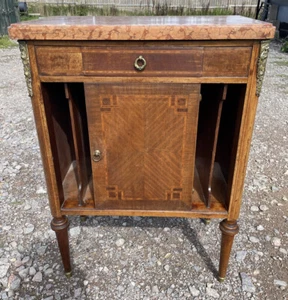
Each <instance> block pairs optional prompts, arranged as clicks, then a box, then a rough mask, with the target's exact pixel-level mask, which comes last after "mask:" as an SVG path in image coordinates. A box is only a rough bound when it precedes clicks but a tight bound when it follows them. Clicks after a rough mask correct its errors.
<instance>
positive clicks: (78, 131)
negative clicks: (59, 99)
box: [64, 83, 91, 206]
mask: <svg viewBox="0 0 288 300" xmlns="http://www.w3.org/2000/svg"><path fill="white" fill-rule="evenodd" d="M64 88H65V97H66V99H67V100H68V103H69V113H70V118H71V127H72V136H73V145H74V151H75V163H74V169H75V175H76V182H77V192H78V203H79V205H80V206H82V205H85V203H84V197H85V192H86V189H87V188H88V185H89V177H90V175H89V174H91V171H89V168H88V163H87V162H88V161H90V155H89V153H87V152H88V151H89V150H87V149H88V147H89V146H88V145H89V141H88V133H87V128H86V129H85V120H84V117H83V114H85V111H83V110H85V109H84V108H83V107H82V108H81V107H80V101H83V100H84V99H77V93H76V92H75V91H74V89H73V88H72V85H69V84H67V83H65V84H64ZM72 89H73V90H72ZM85 115H86V114H85ZM86 127H87V126H86ZM85 133H86V135H87V136H85ZM90 169H91V167H90Z"/></svg>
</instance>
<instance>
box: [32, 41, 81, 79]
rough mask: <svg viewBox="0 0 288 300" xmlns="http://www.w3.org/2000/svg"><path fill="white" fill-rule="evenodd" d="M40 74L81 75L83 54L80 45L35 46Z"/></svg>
mask: <svg viewBox="0 0 288 300" xmlns="http://www.w3.org/2000/svg"><path fill="white" fill-rule="evenodd" d="M35 51H36V59H37V64H38V72H39V74H40V75H69V76H72V75H75V76H76V75H81V74H82V54H81V48H80V47H57V46H39V47H37V46H36V47H35Z"/></svg>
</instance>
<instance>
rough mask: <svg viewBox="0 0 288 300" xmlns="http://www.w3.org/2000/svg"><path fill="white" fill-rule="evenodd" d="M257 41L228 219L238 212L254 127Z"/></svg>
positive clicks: (234, 167)
mask: <svg viewBox="0 0 288 300" xmlns="http://www.w3.org/2000/svg"><path fill="white" fill-rule="evenodd" d="M259 46H260V45H259V42H255V44H254V46H253V51H252V58H251V64H250V71H249V78H248V79H249V81H248V84H247V89H246V94H245V99H244V105H243V112H242V118H241V122H240V131H239V140H238V144H237V146H236V151H235V165H234V166H233V170H232V172H231V173H232V174H231V181H230V183H229V186H228V189H230V195H229V201H228V202H229V210H228V219H229V220H237V219H238V217H239V213H240V206H241V202H242V193H243V187H244V180H245V174H246V167H247V163H248V158H249V150H250V144H251V138H252V133H253V127H254V120H255V115H256V109H257V104H258V97H257V96H256V73H257V61H258V55H259V48H260V47H259Z"/></svg>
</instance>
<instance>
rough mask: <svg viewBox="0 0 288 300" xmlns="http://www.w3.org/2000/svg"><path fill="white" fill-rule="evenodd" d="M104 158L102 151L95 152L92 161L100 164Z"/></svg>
mask: <svg viewBox="0 0 288 300" xmlns="http://www.w3.org/2000/svg"><path fill="white" fill-rule="evenodd" d="M101 158H102V153H101V151H100V150H95V152H94V154H93V156H92V159H93V160H94V161H95V162H98V161H100V160H101Z"/></svg>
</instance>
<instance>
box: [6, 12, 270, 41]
mask: <svg viewBox="0 0 288 300" xmlns="http://www.w3.org/2000/svg"><path fill="white" fill-rule="evenodd" d="M274 32H275V28H274V27H273V25H272V24H270V23H265V22H261V21H258V20H254V19H250V18H246V17H241V16H191V17H186V16H185V17H176V16H164V17H156V16H155V17H98V16H95V17H92V16H91V17H50V18H41V19H39V20H34V21H28V22H21V23H15V24H12V25H11V26H10V27H9V36H10V38H12V39H15V40H227V39H231V40H236V39H237V40H250V39H251V40H254V39H271V38H273V37H274Z"/></svg>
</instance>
